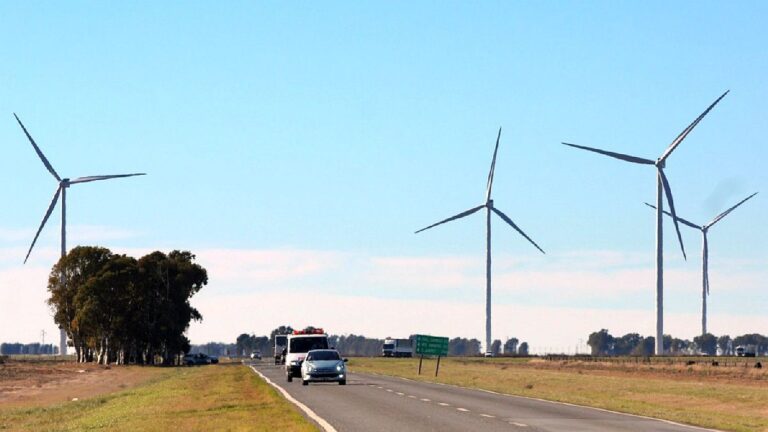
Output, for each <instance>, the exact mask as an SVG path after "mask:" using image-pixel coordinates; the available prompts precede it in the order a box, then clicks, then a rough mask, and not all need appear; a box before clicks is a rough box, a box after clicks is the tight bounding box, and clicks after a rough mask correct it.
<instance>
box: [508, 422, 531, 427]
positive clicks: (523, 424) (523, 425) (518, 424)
mask: <svg viewBox="0 0 768 432" xmlns="http://www.w3.org/2000/svg"><path fill="white" fill-rule="evenodd" d="M509 424H511V425H515V426H520V427H528V425H527V424H525V423H518V422H509Z"/></svg>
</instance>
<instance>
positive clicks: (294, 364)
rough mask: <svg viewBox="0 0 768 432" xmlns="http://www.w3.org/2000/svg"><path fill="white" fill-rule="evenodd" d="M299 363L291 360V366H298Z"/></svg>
mask: <svg viewBox="0 0 768 432" xmlns="http://www.w3.org/2000/svg"><path fill="white" fill-rule="evenodd" d="M299 364H300V363H299V362H298V360H291V366H298V365H299Z"/></svg>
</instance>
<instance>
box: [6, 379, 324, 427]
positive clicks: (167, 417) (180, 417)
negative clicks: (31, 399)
mask: <svg viewBox="0 0 768 432" xmlns="http://www.w3.org/2000/svg"><path fill="white" fill-rule="evenodd" d="M0 430H24V431H92V430H110V431H122V430H125V431H128V430H130V431H134V432H135V431H145V430H148V431H179V432H180V431H246V430H247V431H252V430H255V431H278V430H279V431H315V430H317V429H316V428H315V426H314V425H312V424H311V423H310V422H309V421H307V420H306V419H305V418H304V417H302V416H301V414H299V413H298V412H297V411H296V410H295V409H294V407H293V406H292V405H291V404H290V403H289V402H287V401H286V400H284V399H283V398H282V397H281V396H280V395H278V394H277V392H276V391H275V390H274V389H273V388H272V387H270V386H269V385H268V384H266V383H265V382H264V381H262V380H261V379H260V378H258V377H257V376H256V375H255V374H254V373H253V371H251V370H250V369H249V368H247V367H245V366H242V365H238V364H227V365H218V366H205V367H194V368H184V367H180V368H169V369H168V370H167V371H166V372H165V373H163V374H161V375H160V376H159V377H157V378H156V379H154V380H152V381H151V382H148V383H145V384H143V385H140V386H138V387H135V388H132V389H130V390H126V391H122V392H118V393H113V394H110V395H107V396H101V397H95V398H92V399H86V400H80V401H76V402H68V403H65V404H61V405H55V406H49V407H41V408H29V409H2V408H0Z"/></svg>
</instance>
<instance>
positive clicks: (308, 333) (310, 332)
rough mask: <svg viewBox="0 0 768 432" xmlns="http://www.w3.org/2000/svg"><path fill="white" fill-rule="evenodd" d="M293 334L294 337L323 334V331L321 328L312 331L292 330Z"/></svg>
mask: <svg viewBox="0 0 768 432" xmlns="http://www.w3.org/2000/svg"><path fill="white" fill-rule="evenodd" d="M293 334H295V335H311V334H325V330H323V329H321V328H316V329H314V330H307V331H305V330H294V331H293Z"/></svg>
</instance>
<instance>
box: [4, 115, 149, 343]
mask: <svg viewBox="0 0 768 432" xmlns="http://www.w3.org/2000/svg"><path fill="white" fill-rule="evenodd" d="M13 116H14V117H16V121H17V122H18V123H19V126H21V129H22V130H23V131H24V134H25V135H26V136H27V138H28V139H29V142H30V143H31V144H32V147H34V149H35V152H36V153H37V155H38V156H39V157H40V160H41V161H43V165H45V167H46V168H47V169H48V172H50V173H51V175H52V176H53V177H54V178H55V179H56V181H57V182H59V184H58V187H56V192H55V193H54V194H53V200H51V204H50V205H49V206H48V210H47V211H46V212H45V216H43V221H42V222H41V223H40V227H39V228H38V229H37V233H35V238H34V239H33V240H32V244H31V245H30V246H29V250H28V251H27V256H26V257H24V263H25V264H26V263H27V260H28V259H29V255H30V254H31V253H32V248H34V247H35V242H37V238H38V237H39V236H40V231H42V230H43V227H44V226H45V223H46V222H47V221H48V218H49V217H50V216H51V213H53V209H54V207H56V202H57V201H58V200H59V196H61V256H62V257H63V256H64V255H66V254H67V200H66V198H67V188H68V187H69V186H70V185H73V184H77V183H88V182H92V181H99V180H108V179H113V178H119V177H132V176H139V175H145V173H136V174H115V175H97V176H88V177H78V178H76V179H74V180H70V179H68V178H61V177H59V174H58V173H56V170H54V169H53V166H52V165H51V163H50V162H48V159H47V158H46V157H45V155H44V154H43V152H42V151H41V150H40V147H38V146H37V144H36V143H35V140H34V139H32V136H31V135H30V134H29V132H27V128H25V127H24V124H23V123H21V120H19V116H17V115H16V114H15V113H14V114H13ZM66 342H67V334H66V332H65V331H64V329H61V334H60V339H59V353H60V354H61V355H65V354H66V353H67V343H66Z"/></svg>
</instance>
